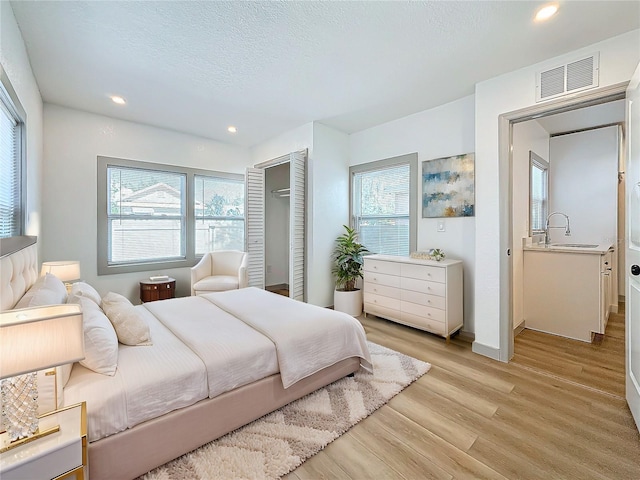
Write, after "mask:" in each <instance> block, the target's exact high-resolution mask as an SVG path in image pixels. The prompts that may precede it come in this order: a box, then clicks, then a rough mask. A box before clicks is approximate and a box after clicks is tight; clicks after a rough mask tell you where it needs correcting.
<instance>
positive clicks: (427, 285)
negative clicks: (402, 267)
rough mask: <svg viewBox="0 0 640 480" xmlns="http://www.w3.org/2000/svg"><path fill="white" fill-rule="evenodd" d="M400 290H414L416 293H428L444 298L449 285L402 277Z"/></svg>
mask: <svg viewBox="0 0 640 480" xmlns="http://www.w3.org/2000/svg"><path fill="white" fill-rule="evenodd" d="M401 279H402V280H401V281H400V288H402V289H404V290H412V291H414V292H421V293H428V294H430V295H437V296H439V297H444V296H445V295H446V293H447V285H446V284H445V283H437V282H430V281H428V280H418V279H416V278H405V277H401Z"/></svg>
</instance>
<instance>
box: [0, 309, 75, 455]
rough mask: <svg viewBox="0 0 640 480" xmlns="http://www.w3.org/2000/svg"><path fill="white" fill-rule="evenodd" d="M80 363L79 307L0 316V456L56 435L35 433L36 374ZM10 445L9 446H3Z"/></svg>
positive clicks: (51, 431) (19, 311)
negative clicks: (0, 424) (0, 402)
mask: <svg viewBox="0 0 640 480" xmlns="http://www.w3.org/2000/svg"><path fill="white" fill-rule="evenodd" d="M83 358H84V334H83V330H82V311H81V309H80V306H79V305H75V304H68V305H48V306H44V307H35V308H24V309H19V310H9V311H6V312H0V382H1V383H0V394H1V395H2V417H1V420H2V422H1V423H2V428H1V429H0V431H1V430H6V433H7V435H6V436H5V438H3V439H2V444H1V445H0V452H3V451H6V450H9V449H11V448H13V447H15V446H17V445H20V444H23V443H25V442H28V441H31V440H33V439H35V438H39V437H42V436H45V435H48V434H50V433H54V432H56V431H58V430H59V427H57V428H55V427H54V428H51V429H49V430H47V431H45V432H40V431H39V429H38V385H37V374H36V373H35V372H36V371H37V370H43V369H45V368H50V367H55V366H58V365H64V364H67V363H72V362H76V361H78V360H82V359H83ZM7 440H8V442H7Z"/></svg>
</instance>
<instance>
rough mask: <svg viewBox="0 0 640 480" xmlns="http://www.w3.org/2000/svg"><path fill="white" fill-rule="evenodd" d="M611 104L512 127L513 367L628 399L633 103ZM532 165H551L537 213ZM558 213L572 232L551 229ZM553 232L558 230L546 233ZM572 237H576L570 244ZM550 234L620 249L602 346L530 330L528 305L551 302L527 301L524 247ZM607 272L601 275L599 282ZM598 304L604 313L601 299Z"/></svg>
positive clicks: (615, 258) (616, 100) (598, 338)
mask: <svg viewBox="0 0 640 480" xmlns="http://www.w3.org/2000/svg"><path fill="white" fill-rule="evenodd" d="M604 100H605V101H603V102H601V103H597V102H596V104H590V105H587V106H581V107H579V108H574V109H572V110H569V111H563V112H559V113H553V112H549V113H548V114H545V115H542V116H538V117H537V118H528V119H523V120H522V121H516V122H513V123H512V125H511V127H512V130H511V134H512V135H511V149H512V158H511V162H512V163H511V191H512V198H511V245H512V252H511V253H512V256H511V272H510V274H511V315H510V317H511V320H512V321H511V325H510V329H511V332H510V334H511V335H512V337H513V338H514V344H513V345H514V347H513V349H514V350H513V351H514V356H513V358H512V361H513V362H515V363H518V364H520V365H522V366H523V367H526V368H530V369H535V370H537V371H541V372H546V373H548V374H549V375H555V376H560V377H562V378H565V379H567V380H570V381H573V382H577V383H583V384H588V385H590V386H591V387H593V388H597V389H601V390H603V391H606V392H607V393H610V394H614V395H621V396H624V301H623V300H624V299H623V298H622V301H621V302H620V303H619V302H618V298H619V292H620V293H622V292H624V281H625V280H624V275H623V272H622V271H621V270H624V269H623V268H622V269H621V268H618V265H624V187H625V185H624V174H623V173H622V172H623V171H624V152H623V144H624V142H623V138H624V137H623V135H624V118H625V101H624V99H623V98H619V96H618V97H612V98H607V99H604ZM531 158H542V159H543V160H544V162H542V164H544V163H545V162H547V165H548V188H547V191H546V198H545V199H544V201H545V202H547V203H546V205H544V208H538V209H537V210H536V205H539V204H540V202H541V199H540V198H539V197H540V195H537V194H536V195H533V197H532V195H531V192H530V188H531V175H532V168H533V167H532V166H533V163H532V162H531ZM599 169H600V170H599ZM532 212H533V213H538V214H540V212H543V213H544V215H543V217H544V218H543V219H537V220H532ZM553 212H562V213H563V214H566V225H565V223H563V222H565V218H561V217H562V216H561V215H559V216H554V217H555V218H553V217H552V218H551V219H549V222H547V221H546V220H547V218H546V217H547V216H548V215H550V214H551V213H553ZM569 221H570V222H571V229H570V230H569ZM545 226H550V227H552V228H548V229H547V230H546V232H545V229H544V227H545ZM553 227H558V228H553ZM559 227H562V228H559ZM565 232H570V234H571V236H569V237H565V236H564V235H565ZM545 234H546V236H548V237H549V241H550V243H570V244H590V243H593V244H602V245H604V244H611V245H612V246H613V247H614V248H615V252H614V254H613V262H612V263H613V265H612V270H611V271H610V272H608V273H607V275H611V278H610V282H611V283H610V287H607V291H608V292H610V296H609V297H608V299H607V300H606V301H605V303H607V306H606V308H607V309H608V310H609V311H610V312H611V313H610V315H609V316H608V318H609V323H608V324H607V326H606V334H605V335H604V337H603V336H598V335H596V336H593V337H592V338H593V339H595V341H596V343H595V344H591V343H586V342H581V341H578V340H574V339H569V338H565V337H563V336H558V335H557V334H556V335H553V334H550V333H548V332H549V331H553V329H545V328H537V327H538V325H536V323H535V322H534V321H533V320H532V321H530V325H529V326H527V321H526V320H527V315H528V314H529V316H530V318H531V317H532V316H533V314H532V313H531V312H530V311H529V312H528V311H527V308H526V305H527V302H529V304H531V303H532V302H540V303H544V302H548V300H545V299H544V298H536V297H535V296H534V297H532V295H531V294H529V295H528V296H527V295H525V293H526V292H525V288H526V285H527V283H526V281H525V271H524V270H525V268H526V264H527V263H526V262H525V261H524V259H525V256H526V254H527V252H526V250H527V247H526V246H524V245H526V244H527V242H529V244H530V243H531V242H534V244H535V242H539V241H541V242H544V239H545ZM552 255H553V254H552ZM529 262H531V260H529ZM529 264H530V263H529ZM599 273H600V272H599V271H594V275H595V276H596V277H594V281H596V282H597V281H598V279H599V278H600V277H599V276H597V275H598V274H599ZM529 282H531V279H530V278H529ZM529 284H531V283H529ZM529 293H530V292H529ZM609 298H610V300H609ZM569 301H570V299H568V300H567V303H569ZM577 301H580V300H577ZM600 303H602V301H601V302H600ZM594 305H595V308H598V299H595V303H594ZM621 312H622V313H621ZM594 315H595V313H594ZM554 321H562V318H558V319H555V320H554ZM574 338H575V337H574ZM605 361H606V365H605ZM602 369H606V370H607V371H606V372H605V371H604V370H603V371H600V370H602Z"/></svg>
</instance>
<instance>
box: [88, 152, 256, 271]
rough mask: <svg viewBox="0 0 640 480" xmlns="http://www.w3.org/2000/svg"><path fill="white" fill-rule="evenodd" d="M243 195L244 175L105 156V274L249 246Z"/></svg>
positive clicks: (101, 234) (101, 257) (101, 242)
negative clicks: (245, 232) (246, 236)
mask: <svg viewBox="0 0 640 480" xmlns="http://www.w3.org/2000/svg"><path fill="white" fill-rule="evenodd" d="M244 195H245V193H244V176H243V175H240V174H232V173H224V172H214V171H208V170H200V169H194V168H188V167H179V166H175V165H161V164H155V163H148V162H139V161H135V160H124V159H119V158H110V157H98V274H99V275H105V274H111V273H126V272H141V271H158V270H160V269H165V268H179V267H190V266H193V265H194V264H195V263H196V262H197V260H198V258H197V257H198V256H200V255H202V254H204V253H206V252H209V251H214V250H227V249H237V250H244Z"/></svg>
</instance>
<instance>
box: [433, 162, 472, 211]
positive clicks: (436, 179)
mask: <svg viewBox="0 0 640 480" xmlns="http://www.w3.org/2000/svg"><path fill="white" fill-rule="evenodd" d="M474 163H475V158H474V154H473V153H465V154H464V155H456V156H455V157H444V158H437V159H435V160H426V161H424V162H422V218H441V217H473V216H474V215H475V210H474V207H475V175H474Z"/></svg>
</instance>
